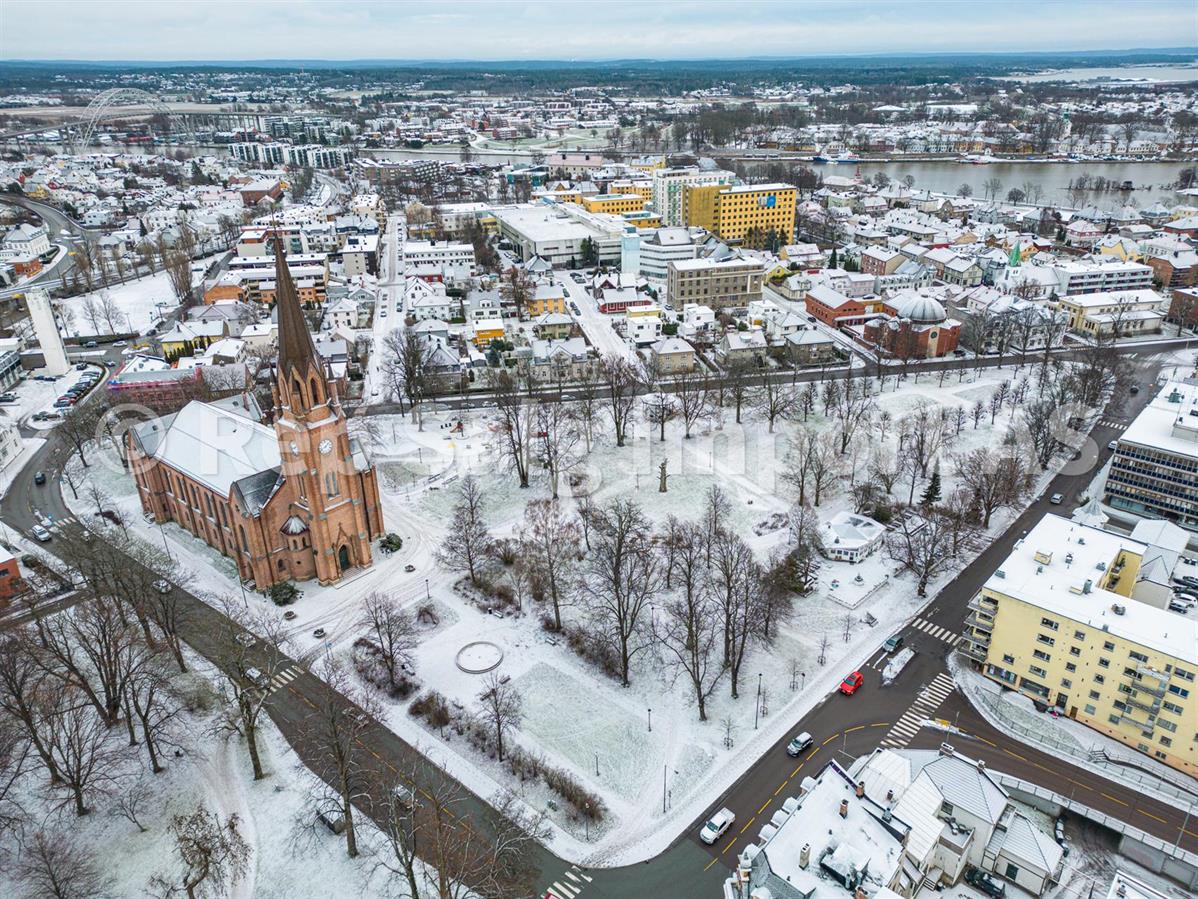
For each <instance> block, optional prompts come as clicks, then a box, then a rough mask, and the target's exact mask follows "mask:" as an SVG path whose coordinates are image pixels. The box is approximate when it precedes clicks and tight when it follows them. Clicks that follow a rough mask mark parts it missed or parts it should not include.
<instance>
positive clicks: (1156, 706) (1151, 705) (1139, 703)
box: [1123, 694, 1161, 717]
mask: <svg viewBox="0 0 1198 899" xmlns="http://www.w3.org/2000/svg"><path fill="white" fill-rule="evenodd" d="M1123 701H1124V702H1125V703H1126V704H1127V705H1130V706H1135V707H1136V708H1137V709H1140V710H1141V711H1144V712H1147V713H1148V714H1149V715H1152V716H1154V717H1155V715H1156V713H1157V712H1159V711H1160V710H1161V704H1160V701H1159V700H1157V701H1156V702H1151V701H1148V700H1144V699H1141V698H1140V697H1138V696H1129V695H1127V694H1124V696H1123Z"/></svg>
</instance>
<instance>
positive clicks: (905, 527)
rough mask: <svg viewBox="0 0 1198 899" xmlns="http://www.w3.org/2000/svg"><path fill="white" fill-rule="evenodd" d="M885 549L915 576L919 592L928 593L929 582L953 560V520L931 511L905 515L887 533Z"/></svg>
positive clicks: (948, 567) (953, 561)
mask: <svg viewBox="0 0 1198 899" xmlns="http://www.w3.org/2000/svg"><path fill="white" fill-rule="evenodd" d="M886 551H887V552H888V553H889V554H890V558H892V559H893V560H894V561H896V562H898V563H899V564H900V565H902V566H903V568H905V569H906V570H907V571H909V572H911V573H912V574H913V575H914V576H915V578H916V580H917V582H918V587H917V590H916V592H917V593H918V595H920V596H927V595H928V583H929V582H930V581H931V580H932V579H933V578H935V577H937V576H939V575H940V574H943V573H944V572H946V571H948V570H949V569H950V568H951V567H952V566H953V564H954V563H955V561H956V556H955V554H954V553H953V527H952V523H951V522H949V521H948V520H947V518H946V517H945V516H944V515H941V514H940V513H938V512H934V511H931V512H927V513H925V514H923V515H909V516H904V517H903V518H902V519H900V521H899V523H898V525H897V526H896V527H895V528H894V529H893V530H892V531H890V532H889V533H888V534H887V535H886Z"/></svg>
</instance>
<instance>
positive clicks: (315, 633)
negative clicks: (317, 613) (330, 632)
mask: <svg viewBox="0 0 1198 899" xmlns="http://www.w3.org/2000/svg"><path fill="white" fill-rule="evenodd" d="M326 633H327V632H326V631H325V629H324V628H323V627H318V628H317V629H316V630H314V631H312V636H313V637H315V638H316V639H317V640H320V639H323V638H324V637H325V636H326Z"/></svg>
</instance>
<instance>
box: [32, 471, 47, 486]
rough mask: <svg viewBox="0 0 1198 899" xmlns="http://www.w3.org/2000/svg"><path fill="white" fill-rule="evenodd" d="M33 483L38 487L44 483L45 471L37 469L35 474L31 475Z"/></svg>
mask: <svg viewBox="0 0 1198 899" xmlns="http://www.w3.org/2000/svg"><path fill="white" fill-rule="evenodd" d="M33 483H35V484H37V485H38V486H39V487H41V486H42V485H43V484H45V483H46V473H45V472H44V471H39V472H38V473H37V474H35V475H34V476H33Z"/></svg>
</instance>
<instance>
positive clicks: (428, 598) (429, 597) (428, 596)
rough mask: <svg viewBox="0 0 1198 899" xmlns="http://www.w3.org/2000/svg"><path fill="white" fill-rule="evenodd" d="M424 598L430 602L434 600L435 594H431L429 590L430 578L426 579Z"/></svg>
mask: <svg viewBox="0 0 1198 899" xmlns="http://www.w3.org/2000/svg"><path fill="white" fill-rule="evenodd" d="M424 598H425V599H427V600H428V601H429V602H432V599H433V594H432V593H431V592H429V589H428V578H425V579H424Z"/></svg>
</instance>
